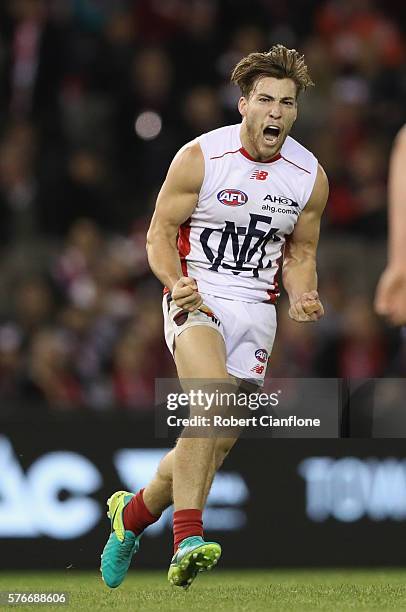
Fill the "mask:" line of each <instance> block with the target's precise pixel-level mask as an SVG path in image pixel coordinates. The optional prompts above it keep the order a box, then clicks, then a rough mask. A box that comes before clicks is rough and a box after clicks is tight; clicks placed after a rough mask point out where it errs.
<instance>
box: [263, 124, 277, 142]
mask: <svg viewBox="0 0 406 612" xmlns="http://www.w3.org/2000/svg"><path fill="white" fill-rule="evenodd" d="M280 133H281V128H280V127H278V126H277V125H267V126H266V127H265V128H264V138H265V140H266V142H268V143H269V144H274V143H276V141H277V140H278V137H279V134H280Z"/></svg>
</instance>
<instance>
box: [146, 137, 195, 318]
mask: <svg viewBox="0 0 406 612" xmlns="http://www.w3.org/2000/svg"><path fill="white" fill-rule="evenodd" d="M203 178H204V158H203V153H202V151H201V148H200V145H199V144H198V143H197V142H195V141H194V142H191V143H189V144H187V145H185V146H184V147H182V149H180V151H179V152H178V153H177V154H176V156H175V157H174V159H173V162H172V164H171V166H170V168H169V170H168V174H167V177H166V179H165V182H164V184H163V185H162V188H161V191H160V192H159V195H158V199H157V203H156V208H155V212H154V215H153V217H152V220H151V225H150V227H149V230H148V234H147V253H148V261H149V265H150V266H151V269H152V271H153V273H154V274H155V276H156V277H157V278H158V279H159V280H160V281H161V282H162V283H163V284H164V285H165V286H166V287H168V289H169V290H170V291H171V293H172V298H173V299H174V300H175V302H176V304H177V306H179V307H181V308H183V309H184V310H189V311H193V310H196V308H199V306H201V304H202V299H201V297H200V295H199V293H198V292H197V284H196V282H195V281H194V280H193V279H192V278H190V277H184V276H183V274H182V269H181V265H180V259H179V253H178V250H177V246H176V239H177V234H178V230H179V226H180V225H182V223H184V222H185V221H186V220H187V219H188V218H189V217H190V216H191V214H192V213H193V211H194V209H195V207H196V204H197V199H198V196H199V191H200V188H201V185H202V182H203Z"/></svg>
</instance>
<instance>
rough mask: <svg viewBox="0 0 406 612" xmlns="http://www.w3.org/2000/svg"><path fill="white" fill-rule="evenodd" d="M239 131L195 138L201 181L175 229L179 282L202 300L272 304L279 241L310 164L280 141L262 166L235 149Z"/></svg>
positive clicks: (312, 172) (313, 167)
mask: <svg viewBox="0 0 406 612" xmlns="http://www.w3.org/2000/svg"><path fill="white" fill-rule="evenodd" d="M240 129H241V124H237V125H231V126H226V127H222V128H220V129H217V130H214V131H212V132H208V133H207V134H203V135H202V136H200V137H199V138H198V142H199V144H200V147H201V149H202V151H203V156H204V163H205V175H204V180H203V184H202V187H201V190H200V194H199V198H198V202H197V206H196V208H195V210H194V212H193V214H192V216H191V217H190V219H188V220H187V221H186V223H184V224H183V225H182V226H181V227H180V228H179V236H178V250H179V255H180V258H181V263H182V269H183V273H184V274H185V276H191V277H193V278H194V279H196V281H197V284H198V289H199V291H201V292H202V293H207V294H209V295H214V296H217V297H223V298H228V299H234V300H238V301H243V302H264V301H269V302H271V303H275V301H276V299H277V297H278V295H279V291H278V281H277V278H276V277H277V273H278V269H279V265H280V263H281V260H282V257H283V247H284V244H285V237H286V236H288V235H289V234H291V233H292V231H293V229H294V227H295V224H296V222H297V220H298V218H299V215H300V213H301V211H302V210H303V208H304V207H305V205H306V203H307V201H308V200H309V197H310V194H311V192H312V189H313V186H314V182H315V179H316V173H317V159H316V158H315V157H314V155H313V154H312V153H311V152H310V151H308V150H307V149H305V148H304V147H303V146H302V145H300V144H299V143H298V142H297V141H296V140H294V139H293V138H291V137H290V136H288V137H287V139H286V140H285V142H284V144H283V147H282V149H281V151H280V153H279V154H278V155H277V156H275V157H274V158H273V159H272V160H270V161H268V162H257V161H255V160H253V159H252V158H251V157H250V156H249V154H248V153H247V152H246V151H245V149H244V148H243V147H242V144H241V140H240Z"/></svg>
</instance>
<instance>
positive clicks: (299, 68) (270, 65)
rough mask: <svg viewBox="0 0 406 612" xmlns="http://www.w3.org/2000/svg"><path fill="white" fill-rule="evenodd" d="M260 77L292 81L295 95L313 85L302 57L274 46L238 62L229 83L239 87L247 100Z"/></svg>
mask: <svg viewBox="0 0 406 612" xmlns="http://www.w3.org/2000/svg"><path fill="white" fill-rule="evenodd" d="M261 77H275V78H277V79H292V81H294V83H295V85H296V91H297V94H298V95H299V93H300V92H301V91H303V90H305V89H306V87H309V86H312V85H314V83H313V81H312V80H311V78H310V75H309V72H308V69H307V66H306V64H305V62H304V55H300V54H299V53H298V52H297V51H296V49H287V48H286V47H284V46H283V45H274V46H273V47H272V48H271V49H270V50H269V51H268V52H267V53H250V54H249V55H247V56H246V57H243V58H242V60H240V61H239V62H238V64H237V65H236V67H235V68H234V70H233V72H232V74H231V81H232V83H235V84H236V85H238V86H239V88H240V89H241V93H242V95H243V96H244V97H245V98H248V97H249V95H250V93H251V92H252V90H253V88H254V85H255V83H256V81H257V80H258V79H259V78H261Z"/></svg>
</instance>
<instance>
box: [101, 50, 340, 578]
mask: <svg viewBox="0 0 406 612" xmlns="http://www.w3.org/2000/svg"><path fill="white" fill-rule="evenodd" d="M231 78H232V81H233V82H234V83H235V84H237V85H238V86H239V87H240V89H241V98H240V100H239V102H238V109H239V111H240V113H241V115H242V123H241V124H238V125H230V126H226V127H223V128H220V129H217V130H214V131H212V132H209V133H207V134H203V135H202V136H200V137H199V138H197V139H196V140H194V141H192V142H190V143H189V144H187V145H185V146H184V147H183V148H182V149H181V150H180V151H179V152H178V153H177V155H176V156H175V158H174V160H173V162H172V164H171V166H170V168H169V171H168V175H167V177H166V180H165V182H164V184H163V186H162V189H161V191H160V194H159V196H158V201H157V205H156V210H155V213H154V216H153V219H152V222H151V226H150V229H149V232H148V246H147V248H148V258H149V263H150V265H151V268H152V270H153V272H154V273H155V275H156V276H157V277H158V278H159V280H160V281H161V282H162V284H163V285H164V286H165V287H166V293H165V295H164V300H163V306H164V319H165V337H166V341H167V344H168V347H169V349H170V350H171V352H172V354H173V355H174V359H175V362H176V367H177V371H178V375H179V378H180V379H181V380H184V379H211V380H213V379H214V380H215V379H223V380H226V379H229V380H230V381H231V380H232V381H245V380H249V381H254V382H255V383H256V384H257V385H261V384H262V382H263V379H264V376H265V365H264V362H266V360H267V357H268V355H269V354H270V352H271V350H272V344H273V341H274V337H275V331H276V316H275V306H274V304H275V302H276V299H277V297H278V294H279V291H278V282H277V279H276V275H277V272H278V268H279V265H280V262H281V260H282V257H283V258H284V260H283V274H282V276H283V283H284V286H285V289H286V290H287V292H288V295H289V300H290V309H289V314H290V316H291V318H292V319H294V320H296V321H317V320H318V319H319V318H320V317H321V316H323V313H324V311H323V306H322V304H321V302H320V300H319V296H318V293H317V274H316V248H317V243H318V239H319V230H320V218H321V215H322V212H323V209H324V207H325V204H326V200H327V195H328V182H327V178H326V175H325V173H324V171H323V169H322V168H321V166H320V165H319V164H318V162H317V160H316V158H315V157H314V156H313V155H312V153H310V151H308V150H307V149H305V148H304V147H303V146H302V145H300V144H299V143H298V142H296V141H295V140H294V139H293V138H291V137H290V136H289V132H290V130H291V128H292V125H293V123H294V122H295V120H296V116H297V103H298V96H299V94H300V93H301V92H302V91H303V90H304V89H306V87H308V86H309V85H312V82H311V79H310V77H309V74H308V71H307V67H306V65H305V63H304V60H303V57H302V56H300V55H299V54H298V53H297V51H295V50H294V49H287V48H285V47H283V46H282V45H276V46H274V47H272V49H271V50H270V51H269V52H268V53H251V54H250V55H248V57H245V58H243V59H242V60H241V61H240V62H239V63H238V64H237V66H236V67H235V69H234V71H233V74H232V77H231ZM264 356H265V357H264ZM234 442H235V439H233V438H215V437H206V438H188V437H184V436H181V437H180V438H179V440H178V442H177V445H176V447H175V448H174V449H173V450H172V451H170V452H169V453H168V454H167V455H166V457H164V459H163V460H162V462H161V463H160V465H159V467H158V471H157V474H156V476H155V478H154V479H153V480H152V482H151V483H150V484H149V485H148V486H147V487H146V488H145V489H143V490H141V491H139V492H138V493H137V494H135V495H133V494H131V493H127V492H125V491H119V492H117V493H115V494H114V495H112V497H111V498H110V499H109V500H108V507H109V512H108V515H109V516H110V518H111V528H112V531H111V534H110V537H109V540H108V542H107V544H106V546H105V549H104V552H103V555H102V567H101V569H102V575H103V579H104V581H105V583H106V584H107V585H108V586H110V587H117V586H118V585H119V584H121V582H122V581H123V579H124V577H125V574H126V572H127V570H128V567H129V565H130V562H131V558H132V556H133V554H134V553H135V552H137V550H138V548H139V541H140V537H141V534H142V532H143V531H144V529H145V528H146V527H148V525H150V524H152V523H153V522H155V521H156V520H158V518H159V516H160V515H161V513H162V512H163V510H164V509H165V508H167V507H168V506H169V505H171V504H172V503H173V504H174V515H173V532H174V556H173V558H172V562H171V564H170V568H169V574H168V578H169V581H170V582H171V583H172V584H174V585H176V586H180V587H184V588H188V586H189V585H190V584H191V582H192V581H193V580H194V578H195V577H196V575H197V573H198V571H202V570H207V569H211V568H212V567H213V566H214V565H215V564H216V563H217V560H218V558H219V557H220V554H221V548H220V545H219V544H217V543H216V542H205V541H204V539H203V523H202V511H203V508H204V505H205V502H206V498H207V495H208V493H209V490H210V486H211V483H212V480H213V477H214V474H215V472H216V470H218V468H219V467H220V465H221V464H222V462H223V460H224V458H225V457H226V455H227V453H228V452H229V450H230V449H231V447H232V446H233V444H234Z"/></svg>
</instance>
